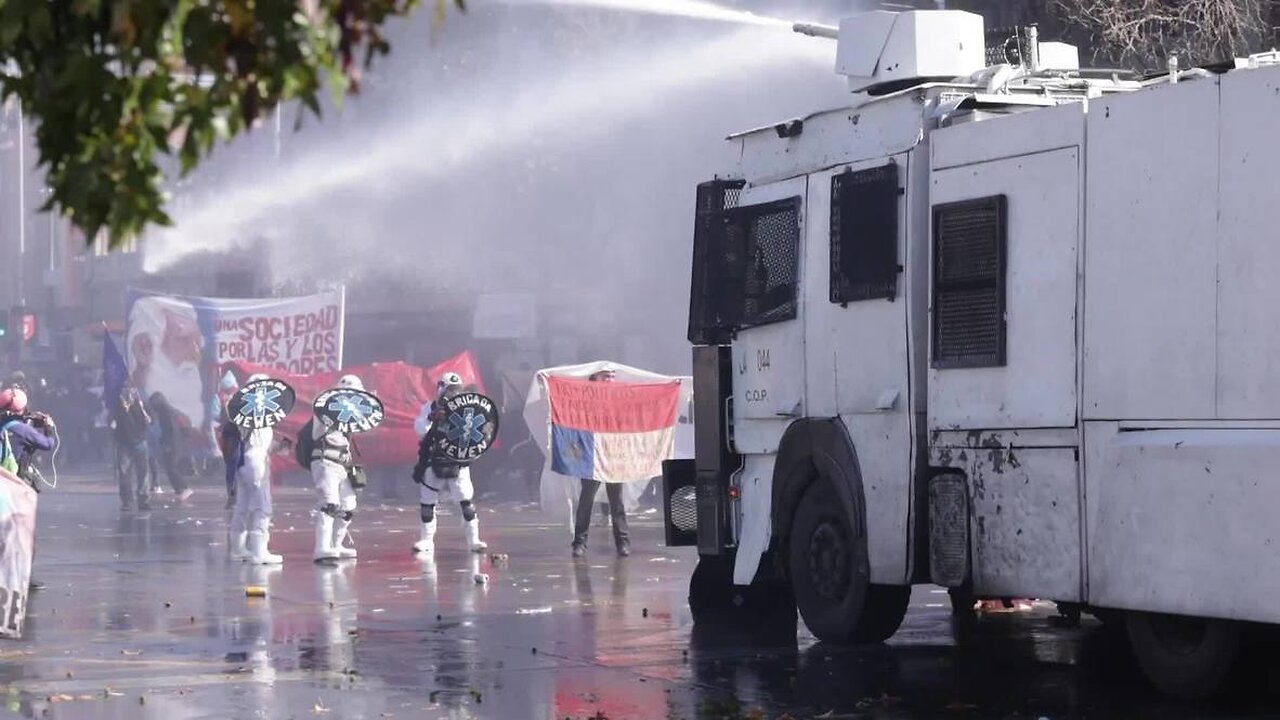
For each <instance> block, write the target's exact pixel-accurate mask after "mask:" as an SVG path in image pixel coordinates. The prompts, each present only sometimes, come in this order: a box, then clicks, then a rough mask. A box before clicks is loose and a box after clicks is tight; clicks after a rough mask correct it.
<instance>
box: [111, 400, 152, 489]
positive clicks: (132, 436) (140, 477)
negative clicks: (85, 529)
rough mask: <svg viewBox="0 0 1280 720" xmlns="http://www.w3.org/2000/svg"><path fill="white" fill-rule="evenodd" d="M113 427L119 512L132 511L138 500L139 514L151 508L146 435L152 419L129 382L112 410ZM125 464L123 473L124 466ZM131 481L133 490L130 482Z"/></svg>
mask: <svg viewBox="0 0 1280 720" xmlns="http://www.w3.org/2000/svg"><path fill="white" fill-rule="evenodd" d="M112 421H113V422H114V424H115V441H116V453H117V455H116V476H117V478H118V480H119V483H120V509H121V510H125V511H128V510H132V509H133V503H134V499H135V498H136V499H137V503H138V509H139V510H148V509H150V508H151V501H150V500H149V499H148V497H147V470H148V466H149V465H150V463H149V458H148V453H147V431H148V429H149V428H150V426H151V422H152V419H151V415H150V413H148V412H147V408H146V407H145V406H144V405H143V403H142V396H141V395H140V394H139V393H138V390H137V388H135V387H134V386H133V383H132V382H126V383H125V385H124V389H123V390H122V391H121V392H120V398H119V400H117V401H116V403H115V407H114V408H112ZM126 463H128V469H127V471H126V469H125V467H124V466H125V464H126ZM131 479H132V480H133V484H132V487H131V486H130V480H131Z"/></svg>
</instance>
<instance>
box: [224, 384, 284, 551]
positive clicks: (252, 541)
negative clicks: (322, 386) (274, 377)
mask: <svg viewBox="0 0 1280 720" xmlns="http://www.w3.org/2000/svg"><path fill="white" fill-rule="evenodd" d="M269 379H270V378H268V377H267V376H266V375H262V374H257V375H253V376H251V377H250V378H249V381H248V383H246V387H248V386H249V385H251V384H252V383H254V382H257V381H259V380H269ZM239 437H240V440H239V442H238V443H236V444H235V445H234V446H233V447H231V448H228V450H229V456H230V457H229V459H228V463H229V464H230V463H234V464H235V467H236V491H235V498H236V505H235V510H234V511H233V512H232V514H231V559H232V560H240V561H243V562H247V563H250V564H253V565H279V564H281V563H283V562H284V558H283V557H281V556H280V555H276V554H274V553H272V552H271V551H270V550H268V549H267V544H268V543H269V542H270V541H271V475H270V469H271V450H272V443H273V442H274V440H275V431H274V430H272V429H271V428H270V427H259V428H255V429H252V430H250V429H246V428H240V433H239Z"/></svg>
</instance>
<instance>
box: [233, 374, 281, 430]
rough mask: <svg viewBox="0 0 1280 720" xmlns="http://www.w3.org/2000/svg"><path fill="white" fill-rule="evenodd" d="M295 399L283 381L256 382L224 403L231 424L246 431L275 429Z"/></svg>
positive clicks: (246, 386)
mask: <svg viewBox="0 0 1280 720" xmlns="http://www.w3.org/2000/svg"><path fill="white" fill-rule="evenodd" d="M297 399H298V396H297V394H295V393H294V391H293V388H291V387H289V384H288V383H286V382H284V381H282V380H275V379H272V378H267V379H265V380H255V381H253V382H251V383H248V384H247V385H245V386H244V387H242V388H240V389H239V390H237V391H236V394H235V395H232V396H231V400H230V401H229V402H228V403H227V414H228V415H230V416H231V422H232V423H234V424H236V425H237V426H239V427H242V428H244V429H246V430H261V429H263V428H269V427H274V426H276V425H277V424H279V423H280V421H281V420H284V417H285V416H286V415H288V414H289V411H290V410H292V409H293V405H294V403H296V402H297Z"/></svg>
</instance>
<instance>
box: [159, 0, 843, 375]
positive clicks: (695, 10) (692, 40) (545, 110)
mask: <svg viewBox="0 0 1280 720" xmlns="http://www.w3.org/2000/svg"><path fill="white" fill-rule="evenodd" d="M637 4H638V3H637V2H633V1H632V0H574V4H573V5H572V6H570V5H566V4H562V3H552V2H546V1H543V0H516V1H514V2H510V3H505V4H480V3H469V5H470V9H469V11H468V12H467V13H465V14H461V15H459V14H454V15H451V16H450V17H449V19H448V20H447V21H446V23H445V25H444V27H443V28H441V29H440V30H439V32H438V33H437V34H435V39H434V40H432V39H431V38H432V34H431V29H430V22H429V19H428V18H427V17H426V15H427V14H426V13H421V14H419V16H418V17H416V18H414V19H412V20H410V21H408V22H405V23H403V24H402V25H401V26H399V27H397V28H395V30H394V36H393V43H392V45H393V48H394V50H393V53H392V55H391V56H390V57H388V58H386V59H384V60H383V61H382V62H381V63H380V64H379V65H378V66H377V67H375V69H374V72H373V73H371V74H370V75H369V76H368V77H366V78H365V87H364V90H363V92H362V94H361V95H360V96H358V97H356V98H354V99H349V100H347V101H345V102H344V103H343V106H342V107H341V109H339V110H328V111H327V112H326V117H325V118H324V120H323V121H322V123H321V124H317V123H315V122H308V123H307V126H306V127H304V129H303V130H301V131H300V132H298V133H296V134H295V133H292V132H291V129H292V126H293V116H292V111H290V112H289V113H288V114H286V115H285V117H284V121H283V126H284V135H283V139H282V145H283V147H284V152H283V156H282V157H281V158H279V159H277V158H275V156H274V152H273V151H272V145H273V144H274V137H273V134H272V132H271V128H270V126H269V125H267V126H266V127H262V128H259V129H257V130H255V131H254V132H253V133H251V134H250V135H249V136H247V137H246V138H243V139H241V140H239V141H237V142H236V143H233V144H232V145H231V146H229V147H224V148H219V150H218V152H217V153H216V154H215V156H214V158H213V159H212V160H211V161H210V163H209V164H208V165H207V166H206V167H202V168H201V169H200V170H198V171H197V175H196V177H195V178H194V179H193V181H192V183H191V187H190V189H189V191H188V192H187V193H185V195H186V196H185V197H184V198H183V199H182V200H181V201H180V203H179V204H177V205H176V206H175V207H174V216H175V221H176V227H175V228H173V229H171V230H167V231H163V232H159V233H156V234H154V235H153V236H151V237H149V238H148V239H147V245H146V264H147V269H148V271H150V272H156V273H163V272H165V271H166V270H170V269H172V268H174V267H176V266H178V265H180V264H181V263H183V262H191V261H192V258H193V257H197V256H204V255H207V254H208V253H209V252H210V251H213V252H230V253H231V254H232V255H233V256H234V257H235V258H236V259H237V261H240V259H241V258H242V259H243V262H245V263H246V264H260V263H266V264H267V266H268V271H267V275H268V276H269V277H270V278H271V280H273V281H274V282H276V283H277V284H278V285H279V284H286V285H290V286H294V287H297V286H299V283H301V284H303V285H305V284H306V283H312V282H314V283H321V284H323V283H332V282H341V281H345V282H349V283H350V284H351V285H350V286H351V292H352V294H351V296H350V302H351V306H352V307H353V308H354V307H357V306H358V305H359V303H360V301H361V298H360V293H361V288H362V287H383V288H386V287H395V288H398V291H397V292H398V295H397V297H396V298H395V301H396V302H397V303H398V304H400V305H401V307H400V308H399V309H402V310H415V309H417V310H421V311H422V312H423V313H424V314H425V315H426V316H427V324H429V322H430V313H431V312H432V310H433V307H435V306H436V302H435V301H436V300H437V299H439V298H443V297H460V296H464V297H465V296H474V295H478V294H480V293H491V292H527V293H534V294H537V295H539V296H540V297H541V303H540V307H542V308H543V309H544V310H545V308H548V307H550V308H552V311H551V314H556V315H559V316H560V317H557V318H549V317H546V315H547V314H548V313H546V312H545V311H544V312H543V313H542V314H541V316H540V317H539V318H538V322H539V325H540V327H541V328H543V331H542V332H544V333H545V332H548V330H546V328H549V327H552V326H555V327H560V328H562V330H561V331H560V332H561V334H564V333H565V332H568V333H573V334H580V335H583V336H601V335H610V334H611V335H614V336H617V335H624V336H626V335H630V336H633V337H636V338H644V339H645V340H644V342H643V343H642V344H643V345H644V353H643V354H644V355H645V357H642V358H628V357H615V358H613V359H617V360H620V361H622V362H631V363H633V364H644V365H648V366H650V367H652V369H655V370H660V371H666V372H687V371H688V367H687V365H688V357H689V355H688V346H687V344H686V343H685V341H684V334H685V333H684V330H685V324H686V310H687V302H688V278H689V269H688V264H689V258H690V246H691V241H692V228H693V205H694V187H695V185H696V184H697V183H698V182H700V181H703V180H707V179H710V178H711V177H713V176H714V175H716V174H722V175H723V174H726V173H727V172H730V171H732V169H733V167H734V160H735V158H734V155H733V152H732V147H731V146H730V144H729V143H726V142H724V136H725V135H727V134H728V133H730V132H733V131H737V130H743V129H748V128H752V127H757V126H760V125H765V124H769V123H773V122H776V121H778V120H781V119H787V118H790V117H795V116H798V115H804V114H807V113H809V112H813V111H816V110H820V109H826V108H829V107H834V106H837V105H838V104H841V103H843V102H846V101H847V96H846V95H845V91H844V88H843V83H842V82H841V80H840V79H839V78H838V77H837V76H835V75H834V74H833V73H832V72H831V67H832V64H833V60H834V54H835V46H834V44H833V43H830V42H827V41H821V40H815V39H813V38H806V37H801V36H797V35H794V34H792V33H790V32H789V31H787V30H786V29H785V28H783V27H780V26H774V25H771V24H769V22H767V21H766V20H765V19H763V18H761V17H759V16H755V15H750V14H745V13H738V12H737V11H732V10H724V9H722V8H717V7H716V6H713V5H710V4H707V3H704V2H701V0H696V1H694V2H688V3H680V2H676V1H675V0H664V1H663V2H659V3H655V5H671V6H673V7H677V8H679V9H681V11H680V12H675V13H674V14H675V15H678V16H680V17H674V18H673V17H665V16H661V15H655V14H653V13H651V12H644V13H637V12H628V11H627V10H626V8H627V7H629V6H632V5H637ZM639 4H641V5H648V3H639ZM578 5H585V6H587V7H579V6H578ZM606 6H612V7H606ZM840 10H841V14H847V13H849V12H852V11H854V8H852V7H844V8H841V9H840ZM784 12H786V10H780V9H778V8H771V15H773V16H777V17H790V16H791V14H783V13H784ZM791 13H793V14H794V15H795V16H796V17H797V18H798V19H804V20H829V19H830V18H829V17H814V14H815V13H814V12H813V8H812V6H809V7H805V6H798V7H794V8H791ZM699 14H701V15H699ZM735 14H736V15H745V16H746V17H745V18H744V17H738V18H737V19H734V17H733V16H734V15H735ZM709 15H710V16H711V17H708V16H709ZM695 17H701V18H703V19H692V18H695ZM716 20H720V21H725V22H715V21H716ZM557 309H558V310H557Z"/></svg>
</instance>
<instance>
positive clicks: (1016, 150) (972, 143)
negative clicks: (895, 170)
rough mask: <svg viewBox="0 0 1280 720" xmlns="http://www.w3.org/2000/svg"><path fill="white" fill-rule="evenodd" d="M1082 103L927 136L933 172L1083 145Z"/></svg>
mask: <svg viewBox="0 0 1280 720" xmlns="http://www.w3.org/2000/svg"><path fill="white" fill-rule="evenodd" d="M1084 111H1085V106H1084V103H1069V104H1066V105H1059V106H1058V107H1051V108H1027V109H1026V110H1024V111H1022V112H1019V113H1017V114H1014V115H1007V116H1004V117H997V118H992V119H990V120H983V121H982V122H975V123H964V124H961V125H954V126H952V127H947V128H942V129H940V130H935V131H933V132H932V133H930V134H929V146H930V158H931V161H932V164H933V169H934V170H935V171H937V170H945V169H946V168H950V167H956V166H957V165H972V164H973V163H978V162H985V161H987V160H999V159H1002V158H1008V157H1014V156H1015V155H1031V154H1033V153H1039V152H1044V151H1046V150H1057V149H1058V148H1066V147H1077V146H1082V145H1084Z"/></svg>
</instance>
